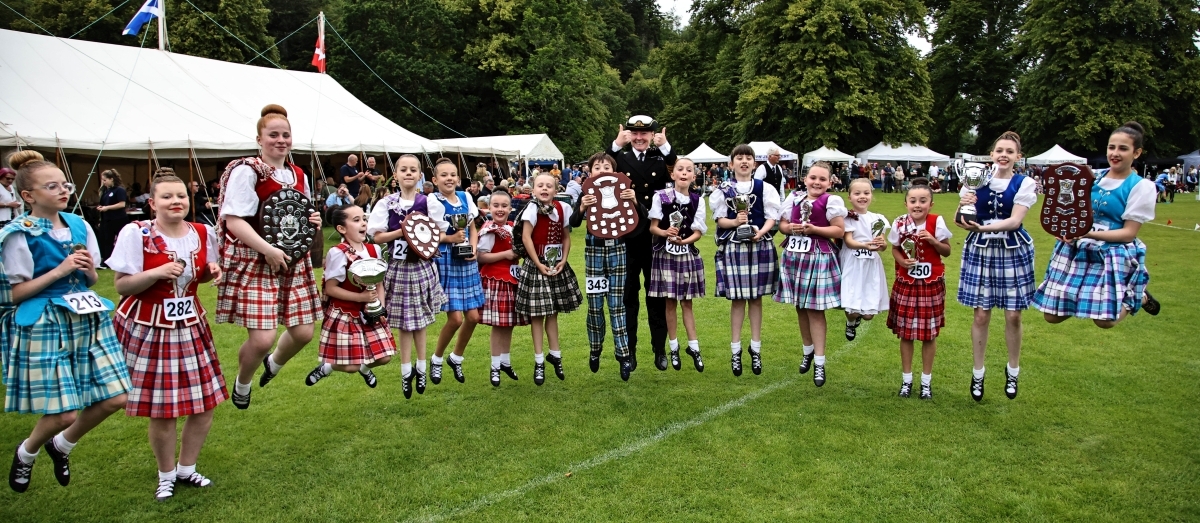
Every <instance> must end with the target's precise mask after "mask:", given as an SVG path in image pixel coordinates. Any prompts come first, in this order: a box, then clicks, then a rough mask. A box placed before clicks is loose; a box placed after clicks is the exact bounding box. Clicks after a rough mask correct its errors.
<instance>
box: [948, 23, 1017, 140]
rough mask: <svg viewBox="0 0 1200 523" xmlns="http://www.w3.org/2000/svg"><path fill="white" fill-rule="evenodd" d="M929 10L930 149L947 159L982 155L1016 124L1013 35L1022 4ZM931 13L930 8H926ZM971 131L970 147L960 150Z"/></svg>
mask: <svg viewBox="0 0 1200 523" xmlns="http://www.w3.org/2000/svg"><path fill="white" fill-rule="evenodd" d="M943 3H944V5H943V6H941V7H940V8H937V7H934V8H933V11H932V15H933V20H934V22H935V23H936V24H937V28H936V29H935V30H934V32H933V38H932V40H933V50H932V52H930V54H929V57H928V66H929V79H930V83H931V84H932V90H933V113H932V115H931V116H932V117H933V125H932V127H931V130H930V133H929V146H930V147H931V148H933V149H934V150H936V151H941V152H944V153H947V154H952V153H954V152H956V151H961V150H965V149H963V147H964V146H965V147H967V148H968V149H970V151H971V152H974V153H983V152H985V151H986V150H987V149H988V147H989V146H990V145H991V143H992V140H994V139H995V138H996V137H997V136H999V135H1000V133H1003V132H1004V131H1007V130H1009V129H1011V128H1013V126H1014V125H1015V124H1016V121H1017V107H1016V87H1017V85H1016V84H1017V77H1018V76H1019V75H1020V69H1019V68H1018V62H1017V59H1016V57H1015V52H1016V49H1015V35H1016V33H1017V30H1018V29H1020V27H1021V5H1022V4H1023V3H1024V2H1023V1H1022V0H948V1H945V2H943ZM931 7H933V6H931ZM972 128H975V129H976V134H975V139H974V141H973V143H969V144H964V143H963V139H964V137H966V136H970V134H969V132H968V131H969V130H971V129H972Z"/></svg>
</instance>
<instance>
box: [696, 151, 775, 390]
mask: <svg viewBox="0 0 1200 523" xmlns="http://www.w3.org/2000/svg"><path fill="white" fill-rule="evenodd" d="M729 167H730V168H731V169H733V172H734V178H735V179H734V180H731V181H727V182H724V183H722V184H721V186H720V187H719V188H718V190H716V191H713V193H712V195H710V196H709V197H708V205H709V206H710V207H712V212H713V217H714V218H715V220H716V222H717V254H716V265H717V296H724V297H725V298H727V299H729V300H731V301H732V302H733V307H732V308H731V309H730V311H729V320H730V329H729V330H730V339H731V341H730V344H729V347H730V349H732V350H733V358H732V359H731V360H730V365H731V366H732V367H733V375H734V376H741V375H742V322H743V321H744V320H745V318H746V309H747V308H749V309H750V370H751V371H753V372H754V373H755V374H759V373H761V372H762V356H761V354H760V352H761V351H762V297H763V296H766V295H768V294H774V293H775V286H776V285H777V283H778V281H779V268H778V260H777V259H776V257H775V244H774V243H771V238H770V237H771V228H772V227H774V226H775V220H776V219H777V218H778V217H779V213H780V203H779V192H778V191H776V190H775V188H774V187H772V186H771V185H770V184H764V183H763V182H762V180H755V179H754V149H751V148H750V146H749V145H746V144H741V145H738V146H737V147H734V148H733V152H732V153H731V154H730V155H729ZM739 197H740V198H742V199H744V200H749V202H748V203H749V204H750V207H749V209H747V210H744V211H738V210H737V209H736V208H735V205H736V203H735V202H736V200H738V199H739ZM741 225H749V226H751V230H752V231H753V233H752V235H751V236H750V237H749V238H747V239H744V240H743V239H738V238H737V237H736V236H735V233H736V232H737V229H738V227H739V226H741Z"/></svg>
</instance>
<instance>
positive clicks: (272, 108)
mask: <svg viewBox="0 0 1200 523" xmlns="http://www.w3.org/2000/svg"><path fill="white" fill-rule="evenodd" d="M268 114H278V115H280V116H283V117H284V118H287V109H284V108H283V106H282V105H279V104H267V105H266V106H265V107H263V108H262V113H261V114H259V116H266V115H268Z"/></svg>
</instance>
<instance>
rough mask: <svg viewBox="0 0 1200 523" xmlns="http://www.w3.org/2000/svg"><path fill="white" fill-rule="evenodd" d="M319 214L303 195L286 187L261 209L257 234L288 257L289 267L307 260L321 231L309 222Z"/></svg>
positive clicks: (269, 198)
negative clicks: (315, 214)
mask: <svg viewBox="0 0 1200 523" xmlns="http://www.w3.org/2000/svg"><path fill="white" fill-rule="evenodd" d="M314 212H317V209H316V207H313V205H312V202H311V201H309V199H308V198H307V197H305V196H304V193H302V192H300V191H297V190H296V189H293V188H291V187H284V188H282V189H280V190H278V191H275V193H274V194H272V195H270V196H268V197H267V198H266V199H265V200H263V202H262V204H261V205H260V206H259V213H258V214H259V216H261V217H262V220H261V221H260V224H259V229H260V230H259V231H258V233H259V234H260V235H261V236H262V239H264V240H266V241H267V243H269V244H271V246H273V247H276V248H278V249H279V250H281V251H283V252H284V254H286V255H287V256H288V267H291V266H294V265H295V264H296V263H297V262H299V261H300V260H301V259H303V258H305V257H307V256H308V253H309V249H311V248H312V244H313V241H314V240H315V238H316V236H317V234H320V231H318V230H317V226H316V225H313V224H312V222H309V221H308V217H309V216H310V215H312V213H314Z"/></svg>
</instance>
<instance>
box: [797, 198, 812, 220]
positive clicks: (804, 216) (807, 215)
mask: <svg viewBox="0 0 1200 523" xmlns="http://www.w3.org/2000/svg"><path fill="white" fill-rule="evenodd" d="M812 212H813V204H812V202H810V201H808V200H804V201H803V202H800V223H808V222H809V221H810V220H811V219H812Z"/></svg>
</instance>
